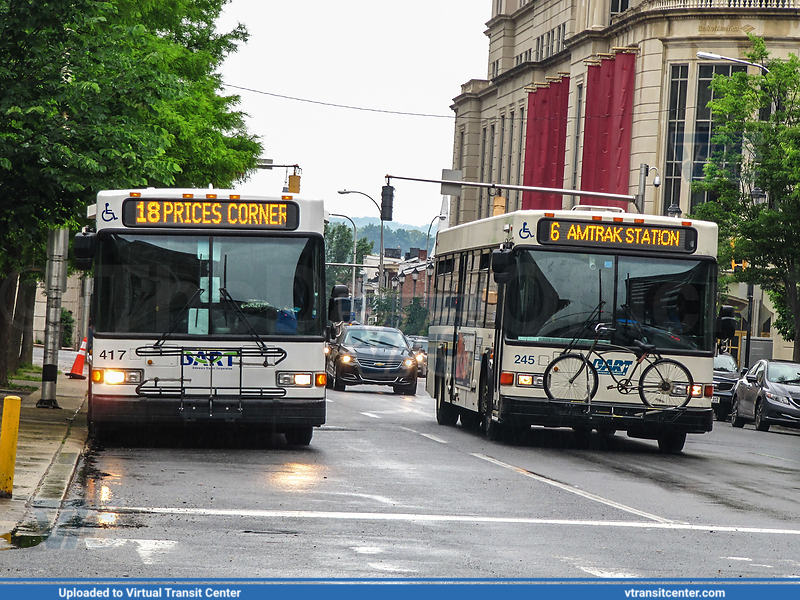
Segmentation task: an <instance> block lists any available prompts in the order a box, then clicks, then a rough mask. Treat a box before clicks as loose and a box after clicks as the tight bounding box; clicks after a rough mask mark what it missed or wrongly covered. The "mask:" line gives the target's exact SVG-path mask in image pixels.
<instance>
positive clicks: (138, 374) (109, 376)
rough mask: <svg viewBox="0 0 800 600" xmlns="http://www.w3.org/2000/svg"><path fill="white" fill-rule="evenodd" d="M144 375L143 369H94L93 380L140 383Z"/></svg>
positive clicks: (110, 382)
mask: <svg viewBox="0 0 800 600" xmlns="http://www.w3.org/2000/svg"><path fill="white" fill-rule="evenodd" d="M142 375H143V373H142V370H141V369H92V382H93V383H106V384H108V385H120V384H133V385H138V384H140V383H142Z"/></svg>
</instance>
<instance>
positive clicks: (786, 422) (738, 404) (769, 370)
mask: <svg viewBox="0 0 800 600" xmlns="http://www.w3.org/2000/svg"><path fill="white" fill-rule="evenodd" d="M747 422H752V423H753V424H755V427H756V429H757V430H759V431H767V430H768V429H769V428H770V426H771V425H782V426H783V427H795V428H800V363H796V362H790V361H786V360H770V359H764V360H760V361H758V362H757V363H756V364H754V365H753V366H752V368H750V370H749V371H747V372H746V373H745V374H744V376H743V377H742V378H741V379H739V382H738V383H737V384H736V387H735V388H734V390H733V404H732V406H731V425H733V426H734V427H744V424H745V423H747Z"/></svg>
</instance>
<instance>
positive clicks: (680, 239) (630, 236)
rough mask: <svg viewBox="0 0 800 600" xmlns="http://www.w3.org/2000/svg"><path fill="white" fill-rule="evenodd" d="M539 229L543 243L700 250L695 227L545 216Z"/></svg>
mask: <svg viewBox="0 0 800 600" xmlns="http://www.w3.org/2000/svg"><path fill="white" fill-rule="evenodd" d="M537 233H538V239H539V243H540V244H559V245H562V246H584V247H587V246H592V247H595V248H615V249H623V248H629V249H631V250H655V251H663V252H682V253H686V254H691V253H693V252H694V251H695V250H697V230H696V229H694V228H693V227H670V226H663V225H645V224H644V223H616V222H615V223H612V222H608V221H579V220H573V219H542V220H540V221H539V226H538V232H537Z"/></svg>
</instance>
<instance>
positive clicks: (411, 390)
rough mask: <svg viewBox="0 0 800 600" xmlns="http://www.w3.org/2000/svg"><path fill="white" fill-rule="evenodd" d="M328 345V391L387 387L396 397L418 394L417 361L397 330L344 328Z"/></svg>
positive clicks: (362, 326) (391, 328)
mask: <svg viewBox="0 0 800 600" xmlns="http://www.w3.org/2000/svg"><path fill="white" fill-rule="evenodd" d="M328 345H329V348H330V352H329V353H328V360H327V366H326V372H327V385H328V387H330V388H332V389H334V390H337V391H344V390H345V389H346V387H347V386H348V385H389V386H391V387H392V388H393V390H394V392H395V393H396V394H408V395H414V394H416V393H417V369H418V367H417V365H418V362H417V358H416V355H415V354H414V352H413V351H412V350H411V346H409V344H408V341H407V340H406V337H405V336H404V335H403V333H402V332H401V331H400V330H399V329H395V328H393V327H375V326H364V325H353V326H350V327H344V328H343V329H342V330H341V331H340V332H339V334H338V335H337V336H336V337H335V338H334V339H332V340H331V341H330V342H329V344H328Z"/></svg>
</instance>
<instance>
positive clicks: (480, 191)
mask: <svg viewBox="0 0 800 600" xmlns="http://www.w3.org/2000/svg"><path fill="white" fill-rule="evenodd" d="M485 176H486V127H484V128H483V135H482V137H481V177H480V179H478V181H486V178H485ZM483 196H484V192H483V188H478V218H479V219H482V218H483Z"/></svg>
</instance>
